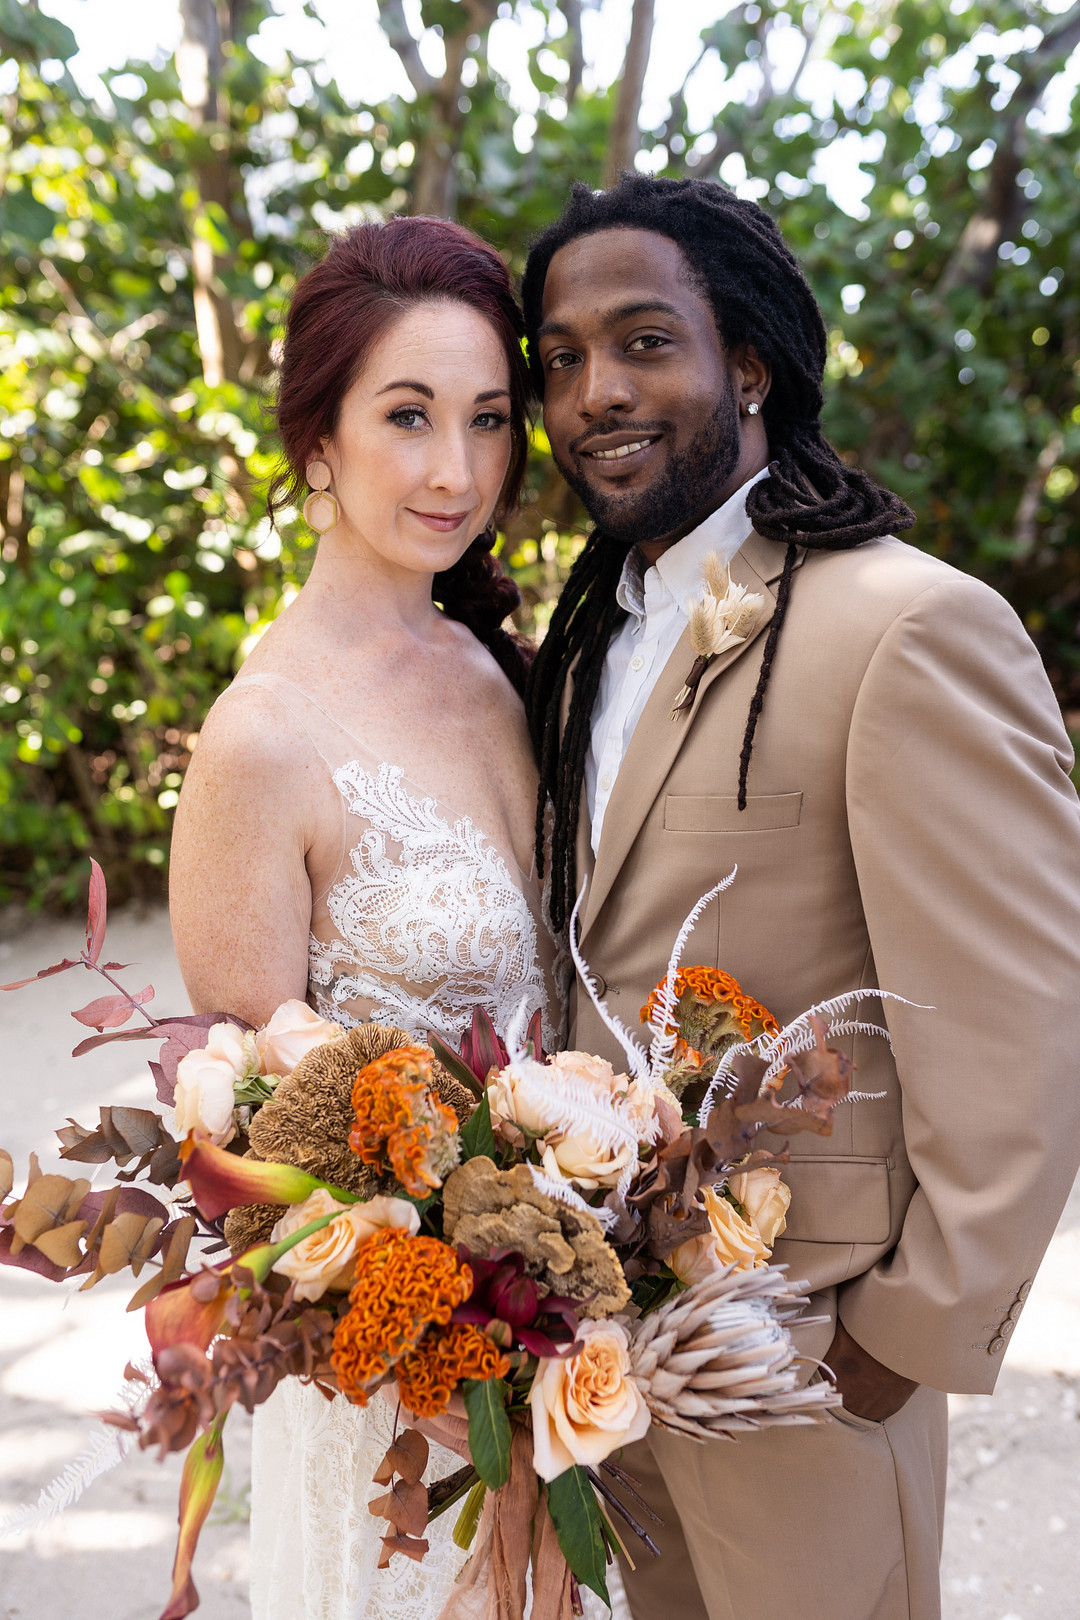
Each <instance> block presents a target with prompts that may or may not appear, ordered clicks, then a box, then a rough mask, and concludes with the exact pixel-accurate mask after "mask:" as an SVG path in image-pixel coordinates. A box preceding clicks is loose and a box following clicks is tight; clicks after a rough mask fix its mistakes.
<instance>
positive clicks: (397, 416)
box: [387, 405, 427, 431]
mask: <svg viewBox="0 0 1080 1620" xmlns="http://www.w3.org/2000/svg"><path fill="white" fill-rule="evenodd" d="M387 421H388V422H396V423H397V424H398V426H399V427H403V428H411V429H413V430H414V431H415V429H416V428H417V427H420V426H423V425H424V424H425V423H426V422H427V417H426V416H425V415H424V413H423V411H422V410H421V409H420V407H419V406H418V405H399V406H398V408H397V410H396V411H390V412H389V413H388V415H387Z"/></svg>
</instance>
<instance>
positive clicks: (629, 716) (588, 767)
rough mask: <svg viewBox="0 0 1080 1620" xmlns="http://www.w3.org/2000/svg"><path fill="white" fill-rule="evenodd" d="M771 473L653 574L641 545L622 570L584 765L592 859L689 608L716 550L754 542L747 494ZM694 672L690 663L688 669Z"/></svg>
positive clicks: (724, 554) (726, 553)
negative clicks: (620, 613) (620, 615)
mask: <svg viewBox="0 0 1080 1620" xmlns="http://www.w3.org/2000/svg"><path fill="white" fill-rule="evenodd" d="M768 471H769V469H768V468H767V467H763V468H762V470H761V472H759V473H755V474H754V477H753V478H748V479H747V481H746V483H745V484H743V486H742V488H741V489H737V490H736V491H735V493H734V495H732V496H731V497H730V499H729V500H726V501H725V502H724V504H723V506H719V507H717V509H716V511H715V512H710V513H709V516H708V517H707V518H706V519H705V521H704V523H700V524H699V525H698V527H697V528H696V529H692V530H691V532H690V533H689V534H687V535H684V536H683V538H682V539H681V540H678V541H676V543H675V544H674V545H673V546H669V547H668V549H667V551H665V552H664V553H663V555H662V556H661V557H660V558H659V560H658V561H657V562H655V563H653V564H652V566H651V567H649V568H643V564H644V558H643V557H642V555H641V553H640V551H639V550H638V548H637V547H636V546H634V547H633V548H632V550H631V551H630V553H629V555H628V556H627V559H626V562H625V563H624V564H623V571H622V577H621V579H620V580H619V583H618V586H617V588H616V592H615V595H616V598H617V600H618V603H619V606H620V607H623V608H625V609H626V611H627V614H628V615H629V617H628V618H626V619H625V620H624V621H623V623H622V625H621V626H620V627H619V629H618V630H617V631H616V633H615V635H614V636H613V637H612V639H611V645H610V647H609V648H608V654H607V658H606V659H605V660H604V668H603V673H602V674H601V676H600V690H599V692H598V693H597V697H596V706H595V708H594V709H593V723H592V737H591V739H590V742H589V752H588V755H587V757H586V760H585V802H586V804H587V805H588V807H589V819H590V821H591V824H592V827H591V831H592V848H593V854H594V855H595V854H596V853H597V851H598V850H599V848H600V834H601V833H602V831H603V829H604V815H605V812H606V810H607V806H608V800H609V799H610V798H611V790H612V788H613V787H614V786H615V778H616V777H617V776H618V774H619V770H620V767H621V766H622V762H623V760H624V759H625V757H626V750H627V747H628V746H629V743H630V738H631V737H632V736H633V733H634V727H635V726H636V725H637V723H638V721H639V720H640V719H641V715H642V711H643V710H644V708H645V705H646V703H647V702H648V700H649V697H650V695H651V693H652V690H653V687H654V686H655V685H656V683H657V681H658V680H659V678H660V672H661V670H662V669H663V668H664V665H665V664H666V663H667V661H668V659H669V658H670V657H671V655H672V653H673V652H674V651H675V648H676V646H677V645H678V643H679V638H680V636H681V635H682V633H683V631H684V630H685V629H686V626H687V623H688V622H689V614H688V613H687V611H686V608H687V603H688V602H689V601H692V600H693V599H694V597H696V596H697V595H699V593H700V591H701V586H702V581H703V578H704V569H705V558H706V557H707V556H708V554H709V552H710V551H715V552H716V553H717V555H718V556H719V558H720V561H721V562H722V563H725V564H726V563H730V562H731V559H732V558H733V557H734V555H735V553H736V552H737V551H738V550H739V547H740V546H742V545H743V544H744V542H745V541H747V540H748V539H749V538H750V535H751V533H752V532H753V527H754V526H753V524H752V523H751V521H750V519H749V518H748V517H747V515H746V495H747V491H748V490H749V489H750V488H751V486H752V485H753V484H756V483H757V482H758V479H760V478H765V477H767V476H768ZM689 667H690V665H689V663H688V664H687V670H689Z"/></svg>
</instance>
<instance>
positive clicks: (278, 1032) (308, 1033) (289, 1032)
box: [255, 1000, 345, 1075]
mask: <svg viewBox="0 0 1080 1620" xmlns="http://www.w3.org/2000/svg"><path fill="white" fill-rule="evenodd" d="M344 1033H345V1032H344V1030H343V1029H342V1027H341V1025H340V1024H332V1023H331V1022H330V1021H329V1019H327V1018H320V1017H319V1014H318V1013H317V1012H313V1011H312V1009H311V1008H310V1007H309V1006H308V1004H307V1002H306V1001H295V1000H294V1001H283V1002H282V1003H281V1006H280V1007H279V1008H278V1010H277V1012H276V1013H275V1014H274V1015H273V1017H272V1018H271V1019H270V1022H269V1023H268V1024H264V1025H263V1027H262V1029H260V1030H259V1032H258V1033H257V1035H256V1036H255V1050H256V1051H257V1052H258V1054H259V1063H260V1066H261V1068H262V1072H263V1074H277V1075H286V1074H291V1073H292V1072H293V1070H294V1069H295V1068H296V1065H297V1064H298V1063H299V1062H300V1059H301V1058H302V1057H306V1056H307V1054H308V1053H309V1052H310V1051H311V1050H312V1048H313V1047H316V1046H322V1045H323V1043H324V1042H325V1041H333V1040H336V1039H337V1037H338V1036H339V1035H343V1034H344Z"/></svg>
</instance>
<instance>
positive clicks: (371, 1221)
mask: <svg viewBox="0 0 1080 1620" xmlns="http://www.w3.org/2000/svg"><path fill="white" fill-rule="evenodd" d="M335 1210H341V1212H342V1213H341V1215H340V1216H339V1217H338V1219H337V1220H336V1221H331V1222H330V1223H329V1224H328V1225H327V1226H324V1227H321V1228H320V1230H319V1231H318V1232H312V1233H311V1234H310V1236H309V1237H306V1238H302V1239H301V1241H300V1242H299V1243H298V1244H297V1245H296V1247H295V1248H292V1249H289V1250H288V1252H287V1253H286V1254H283V1255H282V1257H281V1259H280V1260H279V1261H278V1262H277V1264H276V1265H275V1266H274V1270H275V1271H280V1272H281V1274H282V1276H283V1277H289V1278H291V1279H292V1282H293V1287H294V1292H295V1294H296V1298H297V1299H321V1298H322V1296H323V1295H324V1294H325V1293H328V1292H330V1291H332V1290H335V1289H336V1290H338V1291H340V1292H344V1291H345V1289H347V1288H349V1287H350V1286H351V1284H352V1281H353V1277H354V1273H355V1270H356V1251H357V1249H358V1248H359V1247H360V1245H361V1243H363V1242H364V1240H365V1239H366V1238H369V1237H374V1235H375V1233H376V1232H379V1231H381V1230H382V1229H383V1228H384V1227H387V1226H402V1227H405V1229H406V1230H407V1231H408V1232H409V1233H410V1235H412V1236H415V1234H416V1233H417V1232H418V1231H419V1230H420V1215H419V1212H418V1210H417V1209H416V1207H415V1205H413V1204H410V1203H408V1202H407V1201H406V1200H405V1199H404V1198H381V1197H380V1198H369V1199H368V1201H367V1203H366V1204H339V1203H338V1202H337V1200H336V1199H335V1198H334V1197H333V1195H332V1194H331V1193H330V1192H328V1191H327V1189H326V1188H325V1187H317V1188H316V1190H315V1191H314V1192H313V1193H311V1195H310V1196H309V1197H307V1198H305V1199H304V1202H303V1203H302V1204H292V1205H291V1206H290V1207H289V1209H287V1210H286V1212H285V1214H284V1215H283V1216H282V1217H281V1219H280V1221H278V1223H277V1225H276V1226H275V1227H274V1230H273V1231H272V1232H271V1234H270V1241H271V1243H280V1242H281V1240H282V1238H287V1237H291V1236H292V1234H293V1233H294V1232H298V1231H299V1230H300V1228H301V1227H302V1226H306V1225H307V1223H308V1222H309V1221H316V1220H318V1218H319V1216H320V1215H331V1214H333V1212H334V1211H335Z"/></svg>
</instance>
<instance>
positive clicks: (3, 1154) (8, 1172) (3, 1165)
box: [0, 1148, 15, 1199]
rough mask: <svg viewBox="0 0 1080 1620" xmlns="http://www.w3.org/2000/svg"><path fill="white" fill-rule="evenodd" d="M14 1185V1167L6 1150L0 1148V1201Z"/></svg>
mask: <svg viewBox="0 0 1080 1620" xmlns="http://www.w3.org/2000/svg"><path fill="white" fill-rule="evenodd" d="M14 1185H15V1165H14V1163H13V1161H12V1158H11V1154H10V1153H9V1152H8V1150H7V1148H0V1199H4V1198H6V1197H7V1195H8V1193H9V1192H10V1191H11V1189H12V1187H14Z"/></svg>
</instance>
